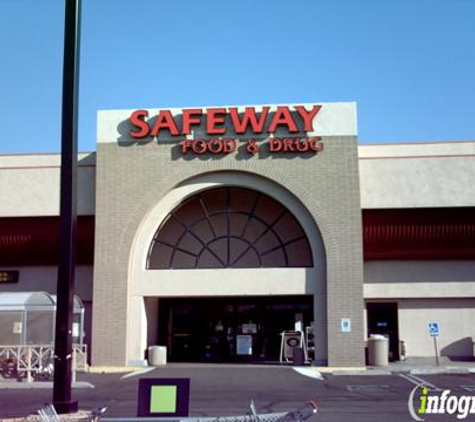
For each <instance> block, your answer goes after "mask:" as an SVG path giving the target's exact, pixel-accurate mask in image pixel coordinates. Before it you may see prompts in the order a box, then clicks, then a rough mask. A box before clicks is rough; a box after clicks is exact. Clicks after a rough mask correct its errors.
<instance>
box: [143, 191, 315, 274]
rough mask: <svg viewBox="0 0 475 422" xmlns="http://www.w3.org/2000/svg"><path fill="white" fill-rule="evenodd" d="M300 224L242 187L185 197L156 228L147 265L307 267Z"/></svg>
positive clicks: (309, 260) (271, 201)
mask: <svg viewBox="0 0 475 422" xmlns="http://www.w3.org/2000/svg"><path fill="white" fill-rule="evenodd" d="M312 265H313V262H312V254H311V250H310V245H309V242H308V239H307V236H306V235H305V232H304V231H303V229H302V226H301V225H300V223H299V222H298V221H297V219H296V218H295V217H294V216H293V215H292V213H290V212H289V210H287V208H285V207H284V206H283V205H282V204H280V203H279V202H277V201H276V200H275V199H273V198H271V197H269V196H267V195H265V194H263V193H260V192H257V191H254V190H251V189H245V188H238V187H224V188H215V189H210V190H207V191H204V192H201V193H199V194H197V195H195V196H192V197H191V198H188V199H187V200H186V201H184V202H183V203H182V204H180V205H179V206H178V207H177V208H176V209H175V210H173V211H172V212H171V213H170V214H169V215H168V216H167V218H166V219H165V220H164V221H163V223H162V224H161V225H160V227H159V228H158V230H157V232H156V233H155V236H154V238H153V241H152V244H151V245H150V249H149V254H148V259H147V269H170V268H176V269H185V268H260V267H311V266H312Z"/></svg>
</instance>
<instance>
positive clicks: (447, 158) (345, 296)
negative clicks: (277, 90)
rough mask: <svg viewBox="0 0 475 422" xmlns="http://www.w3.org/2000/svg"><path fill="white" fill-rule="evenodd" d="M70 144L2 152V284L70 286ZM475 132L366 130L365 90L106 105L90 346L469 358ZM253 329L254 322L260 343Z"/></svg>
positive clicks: (89, 238) (84, 256) (97, 350)
mask: <svg viewBox="0 0 475 422" xmlns="http://www.w3.org/2000/svg"><path fill="white" fill-rule="evenodd" d="M59 166H60V156H59V155H57V154H32V155H8V156H0V292H2V291H3V292H6V291H9V292H10V291H46V292H49V293H54V292H55V285H56V277H57V262H58V247H59V246H58V230H59V216H58V215H59ZM473 180H475V142H441V143H413V144H392V145H380V144H378V145H359V144H358V139H357V117H356V104H354V103H324V104H320V103H319V104H295V105H280V106H253V107H217V108H193V109H172V110H167V109H163V110H125V111H123V110H121V111H101V112H99V114H98V139H97V152H92V153H84V154H81V155H80V157H79V195H78V197H79V204H78V212H79V221H78V256H77V260H78V268H77V276H76V293H77V294H78V296H79V297H80V298H81V300H82V302H83V304H84V306H85V308H86V311H85V318H86V332H85V341H86V343H87V344H88V345H89V348H90V352H91V363H92V365H117V366H124V365H135V364H139V363H141V362H143V361H144V359H145V358H146V351H147V348H148V346H150V345H163V346H167V353H168V358H169V360H172V361H178V362H180V361H181V362H183V361H200V362H201V361H219V362H236V361H237V362H262V361H265V362H267V361H277V360H278V359H279V353H280V333H281V332H282V331H284V330H293V329H294V328H295V327H296V326H297V324H299V325H300V326H301V327H312V328H313V331H314V334H315V353H314V356H313V361H314V363H315V364H328V365H330V366H362V365H364V364H365V341H366V339H367V338H368V335H369V334H376V333H378V334H384V335H387V336H388V337H389V339H390V358H391V359H399V358H401V342H402V341H403V342H404V343H405V352H404V353H405V355H406V356H407V357H421V356H430V355H432V354H433V340H432V338H431V337H430V335H429V332H428V324H429V323H431V322H437V323H438V325H439V328H440V334H439V338H438V342H439V350H440V354H441V355H443V356H448V357H452V358H460V357H464V358H467V357H472V356H473V353H474V347H473V340H474V338H475V324H474V323H473V321H475V184H474V183H473ZM244 340H249V341H247V342H244Z"/></svg>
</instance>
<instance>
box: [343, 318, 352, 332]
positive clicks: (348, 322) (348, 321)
mask: <svg viewBox="0 0 475 422" xmlns="http://www.w3.org/2000/svg"><path fill="white" fill-rule="evenodd" d="M341 332H342V333H351V319H350V318H342V319H341Z"/></svg>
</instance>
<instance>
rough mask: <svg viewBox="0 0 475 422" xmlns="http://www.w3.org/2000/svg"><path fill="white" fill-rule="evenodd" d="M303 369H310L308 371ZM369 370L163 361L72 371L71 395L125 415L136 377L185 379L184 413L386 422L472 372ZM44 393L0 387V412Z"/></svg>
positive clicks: (27, 409) (467, 379) (19, 411)
mask: <svg viewBox="0 0 475 422" xmlns="http://www.w3.org/2000/svg"><path fill="white" fill-rule="evenodd" d="M307 372H309V373H310V375H312V370H310V371H307ZM316 374H317V373H316ZM370 374H371V371H367V373H366V375H332V374H324V376H323V377H322V378H321V379H318V378H316V377H315V376H312V377H311V376H307V375H302V374H301V373H299V372H297V371H295V370H294V369H293V368H292V367H280V366H247V365H246V366H244V365H193V364H171V365H167V366H165V367H160V368H154V369H152V370H150V371H149V372H146V373H135V374H131V373H129V374H124V373H115V374H93V373H86V374H78V381H79V382H80V385H81V386H82V388H75V389H74V390H73V399H74V400H77V401H78V402H79V407H80V409H87V410H92V409H95V408H98V407H100V406H101V405H104V404H105V403H108V402H109V400H112V402H111V404H110V406H109V409H108V411H107V413H106V414H105V415H104V416H105V417H133V416H135V415H136V411H137V394H138V380H139V379H140V378H190V380H191V394H190V416H219V415H221V416H223V415H237V414H244V413H246V412H248V410H249V404H250V402H251V400H254V402H255V404H256V408H257V411H258V412H262V413H268V412H281V411H292V410H296V409H297V408H298V407H300V406H301V405H303V404H305V402H307V401H308V400H316V401H317V403H318V405H319V412H318V414H317V415H315V416H314V417H313V418H312V419H311V421H314V422H318V421H322V422H324V421H338V422H346V421H348V422H350V421H351V422H355V421H370V422H371V421H375V422H376V421H378V422H381V421H384V422H392V421H410V420H412V419H411V417H410V415H409V412H408V405H407V403H408V398H409V394H410V393H411V391H412V390H413V389H414V387H415V386H416V385H417V384H419V383H421V382H424V383H427V384H428V385H431V386H433V387H434V388H438V389H451V390H452V391H454V392H460V393H461V394H462V393H464V394H471V395H472V394H473V395H475V374H472V373H470V372H466V373H463V374H462V373H459V374H456V373H454V374H448V373H444V374H440V373H436V374H426V375H414V374H410V373H392V374H389V375H387V374H384V373H383V374H381V373H379V375H378V373H377V372H373V373H372V375H370ZM45 386H47V385H45ZM91 387H93V388H91ZM471 388H473V391H471ZM470 391H471V392H470ZM51 399H52V390H51V387H49V388H29V389H0V417H1V418H9V417H20V416H27V415H29V414H34V413H36V412H37V410H38V409H39V408H41V407H42V406H43V405H44V404H45V403H50V402H51ZM429 416H430V415H429ZM441 416H445V418H441ZM470 417H473V415H471V416H470ZM426 420H427V421H430V420H438V421H446V420H447V421H448V420H457V419H456V417H455V416H454V415H452V416H448V415H437V416H434V417H433V419H430V418H426Z"/></svg>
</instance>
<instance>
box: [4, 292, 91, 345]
mask: <svg viewBox="0 0 475 422" xmlns="http://www.w3.org/2000/svg"><path fill="white" fill-rule="evenodd" d="M55 318H56V296H53V295H50V294H48V293H46V292H4V293H0V346H22V345H33V344H41V345H51V344H53V342H54V331H55ZM83 333H84V305H83V304H82V302H81V299H79V298H78V297H77V296H75V297H74V319H73V343H74V344H82V342H83Z"/></svg>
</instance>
